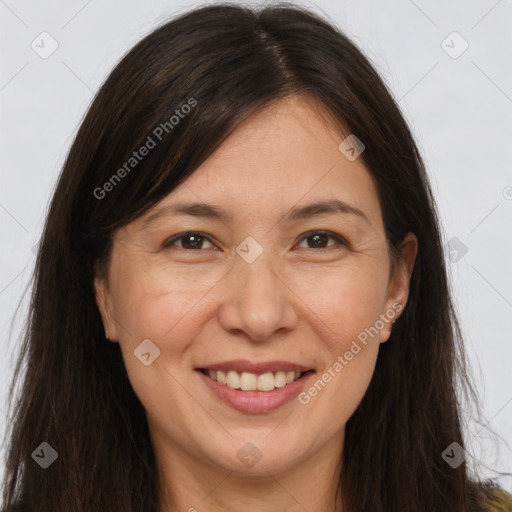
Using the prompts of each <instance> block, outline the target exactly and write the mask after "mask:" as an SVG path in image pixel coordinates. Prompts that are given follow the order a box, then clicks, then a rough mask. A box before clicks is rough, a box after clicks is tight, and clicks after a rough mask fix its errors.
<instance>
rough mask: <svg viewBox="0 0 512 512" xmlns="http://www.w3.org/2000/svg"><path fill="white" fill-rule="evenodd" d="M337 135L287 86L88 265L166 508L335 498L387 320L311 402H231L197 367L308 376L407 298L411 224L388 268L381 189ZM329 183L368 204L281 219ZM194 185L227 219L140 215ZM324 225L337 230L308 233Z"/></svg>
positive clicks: (252, 506) (289, 506)
mask: <svg viewBox="0 0 512 512" xmlns="http://www.w3.org/2000/svg"><path fill="white" fill-rule="evenodd" d="M346 135H348V133H347V134H345V135H342V134H340V133H339V129H336V128H335V127H334V126H332V125H331V124H330V123H329V122H328V121H327V118H326V117H325V116H322V115H321V107H320V105H318V104H315V102H314V100H311V99H309V100H308V99H307V98H305V97H301V96H292V97H288V98H287V99H285V100H281V101H279V102H278V103H276V104H274V105H273V106H272V107H269V108H267V109H265V110H263V111H261V112H259V113H257V114H255V115H254V116H252V117H251V118H250V119H248V120H247V121H245V122H244V123H243V124H242V125H241V126H240V127H239V128H238V129H237V130H236V131H235V132H234V133H233V134H232V135H231V136H230V137H229V138H228V139H227V140H226V141H225V142H224V144H223V145H222V146H221V147H220V148H219V149H218V150H217V151H216V152H215V153H214V154H213V155H212V156H211V157H210V158H209V159H208V160H207V161H206V162H204V163H203V165H202V166H201V167H200V168H199V169H197V170H196V171H195V173H194V174H193V175H192V176H191V177H190V178H189V179H188V180H187V181H186V182H185V183H183V184H181V185H180V186H179V187H178V188H177V189H175V190H174V191H173V192H172V193H171V194H169V195H168V196H167V197H166V198H164V199H163V200H162V201H161V203H160V204H159V205H157V206H155V207H154V208H153V209H152V210H150V211H149V212H148V213H146V214H145V215H144V216H142V217H140V218H138V219H136V220H135V221H133V222H131V223H130V224H128V225H126V226H125V227H123V228H121V229H120V230H118V231H117V232H116V233H115V234H114V241H115V243H114V244H113V250H112V253H111V258H110V260H109V264H108V269H107V274H106V277H105V278H102V277H97V278H96V281H95V287H96V297H97V303H98V307H99V309H100V312H101V314H102V318H103V321H104V325H105V329H106V331H107V333H108V337H109V339H110V340H111V341H113V342H119V343H120V345H121V350H122V354H123V359H124V363H125V365H126V368H127V371H128V375H129V378H130V381H131V384H132V386H133V388H134V390H135V392H136V394H137V395H138V397H139V399H140V400H141V402H142V404H143V405H144V407H145V409H146V414H147V418H148V424H149V429H150V434H151V439H152V442H153V445H154V449H155V455H156V458H157V463H158V467H159V471H160V473H161V475H162V482H163V488H162V498H163V504H162V509H161V511H162V512H171V511H172V512H174V511H178V510H179V511H190V512H193V511H194V510H197V511H198V512H203V511H218V510H223V511H235V510H247V511H258V512H265V511H275V510H288V511H299V510H300V511H303V510H326V511H327V510H332V511H335V510H336V511H338V510H341V505H340V499H339V496H338V495H337V491H336V489H337V483H338V481H339V473H340V469H341V468H340V462H339V461H340V460H341V454H342V451H343V439H344V430H345V424H346V422H347V420H348V419H349V418H350V416H351V415H352V414H353V412H354V411H355V409H356V408H357V406H358V404H359V403H360V401H361V399H362V397H363V396H364V394H365V392H366V390H367V388H368V385H369V382H370V379H371V377H372V375H373V371H374V367H375V362H376V357H377V354H378V350H379V347H380V344H381V343H384V342H386V341H387V339H388V338H389V335H390V332H391V329H392V322H391V320H388V321H386V322H383V323H384V326H383V328H382V329H380V331H379V332H378V334H377V335H374V337H373V338H371V339H369V340H368V343H367V344H366V345H363V344H361V343H359V345H360V346H361V350H360V352H358V353H357V355H354V357H353V359H352V360H351V361H349V362H348V364H346V365H345V366H344V367H343V369H342V371H340V372H339V373H337V374H336V377H335V378H332V380H331V382H329V383H328V384H327V385H326V386H325V387H324V388H323V389H322V390H321V391H320V392H318V394H317V395H316V396H315V397H312V398H311V400H310V402H309V403H308V404H306V405H303V404H301V403H299V402H298V401H297V400H293V401H291V402H290V403H288V404H286V405H284V406H282V407H281V408H279V409H277V410H275V411H273V412H270V413H265V414H247V413H242V412H239V411H237V410H234V409H232V408H231V407H230V406H228V405H226V404H224V403H223V402H221V401H220V400H218V399H217V398H216V397H215V395H213V393H212V392H211V391H210V390H209V389H208V388H207V386H206V385H205V384H204V383H203V381H202V379H201V378H200V377H199V375H198V374H197V372H196V371H195V370H194V369H195V368H198V367H207V366H208V363H210V364H212V363H217V362H221V361H226V360H232V359H248V360H251V361H255V362H261V361H269V360H285V361H291V362H294V363H299V364H302V365H304V366H307V367H309V368H313V369H315V371H316V372H317V375H316V376H315V377H318V376H320V375H322V374H323V373H324V372H325V371H327V370H328V369H329V368H332V366H333V364H334V363H335V362H336V360H337V358H338V356H340V355H341V356H343V354H344V353H345V352H346V351H347V350H349V349H350V346H351V344H352V342H353V341H354V340H357V336H358V334H360V333H361V332H362V331H364V329H365V328H369V327H371V326H375V324H376V321H377V320H378V319H379V315H382V314H384V315H386V314H387V312H389V311H391V310H393V311H395V310H396V309H397V304H398V305H399V306H398V307H399V308H401V307H403V306H404V305H405V304H406V301H407V296H408V291H409V281H410V276H411V272H412V268H413V265H414V260H415V257H416V252H417V241H416V238H415V236H414V235H413V234H411V233H409V234H408V235H407V236H406V237H405V239H404V243H403V245H402V247H401V250H400V257H399V261H398V264H397V266H396V270H395V272H394V273H393V274H391V272H390V261H391V260H390V256H389V251H388V246H387V243H386V238H385V232H384V226H383V221H382V214H381V210H380V206H379V202H378V197H377V190H376V188H375V185H374V183H373V180H372V178H371V175H370V174H369V172H368V171H367V169H366V168H365V166H364V165H363V162H362V161H361V158H358V159H356V160H355V161H349V160H348V159H347V158H346V157H345V156H344V155H343V154H342V153H341V152H340V150H339V149H338V145H339V144H340V142H341V141H342V140H343V139H344V138H345V136H346ZM327 199H339V200H342V201H344V202H346V203H349V204H350V205H352V206H354V207H357V208H359V209H360V210H362V211H363V212H364V214H365V216H366V217H367V220H365V219H363V218H362V217H360V216H357V215H354V214H346V213H345V214H340V213H329V214H324V215H320V216H315V217H311V218H307V219H301V220H298V221H295V222H292V223H285V222H284V221H283V219H284V216H285V214H286V213H287V212H288V211H289V210H290V209H291V208H293V207H296V206H304V205H307V204H310V203H313V202H317V201H323V200H327ZM198 201H199V202H205V203H212V204H215V205H218V206H220V207H222V208H223V209H225V210H227V211H228V212H229V213H231V214H232V220H231V221H230V222H228V221H226V222H221V221H219V220H214V219H206V218H196V217H192V216H173V215H171V214H165V213H164V214H162V215H160V216H158V218H156V219H153V221H152V222H150V223H149V224H148V225H145V221H147V220H148V219H149V218H150V216H151V215H153V214H154V213H155V212H157V211H159V210H160V209H161V208H162V207H166V206H169V205H172V204H175V203H177V202H198ZM319 230H325V231H330V232H332V233H333V234H335V235H336V234H337V235H341V236H342V237H344V238H345V239H346V240H347V241H348V244H345V243H343V242H340V241H338V240H337V239H336V238H323V237H321V238H320V241H318V239H315V238H314V236H309V237H305V236H304V235H305V234H307V233H309V232H310V231H319ZM187 231H199V232H201V233H204V235H205V237H207V238H203V239H202V242H199V244H198V245H196V247H198V248H194V247H195V246H194V245H193V243H192V244H191V242H194V240H192V241H191V240H190V238H185V239H183V238H182V239H181V240H176V241H174V243H171V244H169V245H168V246H167V247H165V246H164V243H165V242H166V241H169V240H172V238H173V237H175V236H176V235H179V234H183V233H186V232H187ZM247 236H251V237H252V238H254V239H255V240H256V241H257V242H258V243H259V244H260V246H261V247H262V249H263V253H262V254H261V255H260V256H259V257H258V258H257V259H256V260H255V261H254V262H252V263H248V262H246V261H245V260H244V259H242V258H241V257H240V256H239V255H238V254H237V253H236V248H237V246H238V245H239V244H240V243H241V242H242V241H243V240H244V239H245V238H246V237H247ZM187 243H188V244H189V245H187ZM201 244H202V245H201ZM191 246H192V248H190V247H191ZM388 316H389V315H388ZM398 316H399V314H396V316H394V318H395V319H396V318H398ZM381 318H382V317H381ZM386 318H387V316H386ZM145 339H150V340H151V341H152V342H153V343H154V344H155V345H156V346H158V348H159V349H160V351H161V352H160V356H159V357H158V358H157V359H155V360H154V362H153V363H152V364H150V365H149V366H145V365H143V364H141V362H140V361H139V360H138V359H137V358H136V357H135V356H134V354H133V351H134V350H135V349H136V347H137V346H138V345H139V344H140V343H141V342H142V340H145ZM316 380H317V379H316V378H314V379H313V381H310V382H314V381H316ZM308 387H309V385H308ZM247 442H251V443H253V444H254V445H255V446H256V447H257V449H258V450H259V452H260V453H261V459H260V460H259V461H258V462H257V463H256V464H255V465H254V466H252V467H251V468H249V467H246V465H244V464H243V463H242V462H241V461H240V459H239V458H238V457H237V452H238V451H239V450H240V449H241V448H242V447H243V446H244V445H245V444H246V443H247Z"/></svg>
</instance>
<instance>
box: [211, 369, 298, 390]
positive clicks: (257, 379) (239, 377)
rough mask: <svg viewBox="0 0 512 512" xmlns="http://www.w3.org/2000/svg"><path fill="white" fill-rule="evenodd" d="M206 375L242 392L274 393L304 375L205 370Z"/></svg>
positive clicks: (280, 372) (279, 372)
mask: <svg viewBox="0 0 512 512" xmlns="http://www.w3.org/2000/svg"><path fill="white" fill-rule="evenodd" d="M204 373H205V374H207V375H209V376H210V378H211V379H213V380H216V381H217V382H218V383H219V384H223V385H226V386H228V387H230V388H232V389H241V390H242V391H273V390H274V389H276V388H282V387H284V386H286V385H287V384H290V383H291V382H293V381H296V380H297V379H298V378H299V377H300V376H301V375H302V373H301V372H293V371H290V372H284V371H278V372H266V373H262V374H259V375H257V374H255V373H249V372H242V374H239V373H238V372H236V371H234V370H229V371H228V372H225V371H217V372H215V371H212V370H205V371H204Z"/></svg>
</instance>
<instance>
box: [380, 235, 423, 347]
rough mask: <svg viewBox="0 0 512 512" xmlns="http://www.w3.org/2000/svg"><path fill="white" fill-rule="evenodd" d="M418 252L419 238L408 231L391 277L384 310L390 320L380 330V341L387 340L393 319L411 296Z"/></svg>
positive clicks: (400, 247)
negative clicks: (411, 284)
mask: <svg viewBox="0 0 512 512" xmlns="http://www.w3.org/2000/svg"><path fill="white" fill-rule="evenodd" d="M417 253H418V239H417V238H416V235H414V233H407V235H405V237H404V239H403V241H402V243H401V244H400V246H399V247H398V255H397V260H398V261H397V262H396V265H395V267H394V272H393V274H392V276H391V277H390V281H389V284H388V292H387V297H386V302H385V305H384V311H383V312H382V313H383V315H381V317H382V316H384V317H385V318H387V319H388V321H386V322H384V328H383V329H382V330H381V331H380V342H381V343H383V342H385V341H387V340H388V339H389V337H390V335H391V329H392V325H393V321H395V320H396V319H397V318H398V317H399V316H400V314H401V312H402V311H403V309H404V308H405V305H406V304H407V299H408V297H409V287H410V282H411V275H412V271H413V269H414V263H415V261H416V256H417Z"/></svg>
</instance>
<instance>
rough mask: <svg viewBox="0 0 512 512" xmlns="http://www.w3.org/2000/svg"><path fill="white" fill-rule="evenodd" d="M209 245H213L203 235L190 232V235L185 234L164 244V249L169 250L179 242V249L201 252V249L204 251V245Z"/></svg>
mask: <svg viewBox="0 0 512 512" xmlns="http://www.w3.org/2000/svg"><path fill="white" fill-rule="evenodd" d="M205 241H206V243H209V244H211V242H210V241H209V240H208V238H207V237H206V236H205V235H203V234H201V233H193V232H189V233H183V234H181V235H179V236H176V237H174V238H172V239H171V240H168V241H167V242H165V243H164V245H163V246H164V247H165V248H168V247H172V246H173V245H175V243H176V242H179V245H180V246H178V248H179V249H184V250H191V251H193V250H200V249H204V247H203V245H204V243H205Z"/></svg>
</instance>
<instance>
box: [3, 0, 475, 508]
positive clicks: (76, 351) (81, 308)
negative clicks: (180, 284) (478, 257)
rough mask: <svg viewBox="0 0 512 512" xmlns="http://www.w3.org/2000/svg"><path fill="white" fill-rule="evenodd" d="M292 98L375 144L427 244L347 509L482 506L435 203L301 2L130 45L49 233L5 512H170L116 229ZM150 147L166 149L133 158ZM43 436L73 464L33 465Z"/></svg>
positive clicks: (381, 186)
mask: <svg viewBox="0 0 512 512" xmlns="http://www.w3.org/2000/svg"><path fill="white" fill-rule="evenodd" d="M290 94H308V95H309V96H312V97H314V98H315V99H316V100H317V101H318V102H320V103H321V104H323V105H324V106H325V107H326V108H327V111H328V112H329V113H330V114H331V115H332V117H333V119H335V120H336V122H337V123H339V126H340V127H343V128H345V129H346V130H347V131H348V133H354V134H356V135H357V137H358V138H359V139H360V140H362V141H363V142H364V143H365V145H366V149H365V151H364V152H363V153H362V155H361V158H362V159H363V161H364V163H365V165H366V166H367V168H368V170H369V172H370V173H371V175H372V176H373V178H374V180H375V183H376V185H377V189H378V194H379V200H380V203H381V208H382V212H383V219H384V225H385V230H386V234H387V238H388V241H389V244H390V246H391V247H394V248H397V247H398V246H399V244H400V242H401V241H402V239H403V237H404V235H405V234H406V233H407V232H409V231H412V232H413V233H415V234H416V236H417V238H418V241H419V252H418V257H417V261H416V265H415V268H414V272H413V274H412V279H411V288H410V296H409V301H408V304H407V306H406V308H405V310H404V312H403V315H402V316H401V317H400V319H399V320H398V321H397V322H396V324H395V327H394V329H393V332H392V334H391V338H390V339H389V341H388V342H387V343H385V344H383V346H382V347H381V349H380V351H379V355H378V360H377V365H376V369H375V373H374V376H373V379H372V381H371V383H370V386H369V388H368V390H367V393H366V394H365V396H364V398H363V400H362V402H361V404H360V405H359V407H358V408H357V410H356V412H355V413H354V414H353V416H352V417H351V418H350V420H349V421H348V423H347V426H346V440H345V449H344V452H343V455H342V457H343V460H342V462H343V464H342V475H341V480H340V484H339V485H340V490H341V494H342V496H343V501H344V506H345V510H346V511H347V512H361V511H364V512H390V511H397V510H403V511H408V512H412V511H418V512H419V511H436V512H443V511H446V512H463V511H464V512H467V511H469V510H474V511H482V510H484V509H485V506H484V498H485V493H484V486H483V485H481V484H480V483H478V482H476V481H473V480H472V479H471V477H470V475H469V471H468V469H467V467H466V464H465V463H462V464H461V465H459V466H458V467H456V468H452V467H451V466H450V465H449V464H448V463H447V462H446V461H445V460H444V459H443V457H442V454H443V452H444V451H445V449H446V448H447V447H448V446H449V445H450V444H451V443H453V442H457V443H459V444H460V445H461V446H464V440H463V435H462V432H461V419H460V404H459V398H460V397H459V395H458V394H457V391H458V390H459V384H462V385H464V386H465V388H464V389H466V390H469V392H470V395H471V393H472V392H473V390H472V387H471V385H470V381H469V380H468V377H467V372H466V370H465V366H464V358H463V352H462V350H461V345H460V333H459V328H458V325H457V321H456V317H455V314H454V309H453V307H452V302H451V299H450V292H449V287H448V280H447V271H446V268H445V259H444V256H443V248H442V242H441V236H440V229H439V223H438V218H437V213H436V207H435V203H434V199H433V196H432V192H431V189H430V186H429V183H428V180H427V176H426V172H425V168H424V164H423V162H422V159H421V156H420V154H419V151H418V149H417V146H416V144H415V142H414V140H413V137H412V135H411V132H410V130H409V128H408V126H407V124H406V122H405V121H404V118H403V117H402V115H401V113H400V110H399V108H398V106H397V104H396V103H395V101H394V100H393V99H392V97H391V95H390V93H389V92H388V90H387V89H386V86H385V85H384V83H383V81H382V79H381V78H380V77H379V75H378V74H377V72H376V71H375V69H374V68H373V66H372V65H371V64H370V62H369V60H368V59H367V58H366V57H365V56H364V55H363V54H362V52H361V51H360V50H359V49H357V48H356V46H355V45H354V44H353V43H352V42H351V41H350V40H349V39H348V38H347V37H346V36H345V35H344V34H343V33H342V32H340V30H339V29H338V28H336V27H335V26H334V25H333V24H332V23H330V22H329V21H327V20H325V19H322V18H321V17H319V16H318V15H316V14H314V13H312V12H310V11H308V10H306V9H305V8H299V7H296V6H293V5H289V4H274V5H271V6H267V7H260V8H250V7H246V6H243V7H242V6H240V5H236V4H217V5H214V6H206V7H202V8H198V9H195V10H192V11H190V12H187V13H185V14H184V15H181V16H180V17H177V18H176V19H174V20H171V21H170V22H168V23H166V24H164V25H163V26H161V27H159V28H157V29H156V30H154V31H153V32H152V33H150V34H149V35H148V36H147V37H145V38H144V39H143V40H142V41H141V42H139V43H138V44H137V45H136V46H135V47H134V48H133V49H132V50H131V51H129V52H128V53H127V55H126V56H125V57H124V58H123V59H122V60H121V61H120V62H119V64H118V65H117V66H116V67H115V69H114V70H113V71H112V73H111V74H110V76H109V77H108V78H107V80H106V81H105V83H104V84H103V85H102V87H101V88H100V90H99V91H98V93H97V94H96V97H95V98H94V101H93V102H92V104H91V106H90V108H89V110H88V113H87V115H86V116H85V118H84V120H83V122H82V124H81V126H80V129H79V131H78V133H77V135H76V138H75V140H74V142H73V144H72V147H71V149H70V152H69V155H68V157H67V160H66V162H65V165H64V168H63V170H62V173H61V175H60V179H59V181H58V184H57V187H56V190H55V193H54V195H53V199H52V201H51V205H50V209H49V213H48V216H47V221H46V225H45V228H44V233H43V236H42V239H41V243H40V250H39V253H38V257H37V263H36V269H35V273H34V286H33V292H32V301H31V307H30V313H29V318H28V323H27V328H26V335H25V338H24V341H23V345H22V346H21V349H20V350H21V351H20V356H19V360H18V364H17V367H16V371H15V380H14V381H13V385H12V387H11V396H10V400H11V404H10V405H11V409H12V411H11V412H10V414H11V416H12V425H11V428H10V429H9V431H8V436H9V446H8V448H9V450H8V458H7V471H6V476H5V483H4V491H3V500H4V507H6V508H7V509H8V510H18V509H16V508H15V506H16V505H18V506H20V507H26V510H30V511H31V512H48V511H52V512H69V511H70V510H72V511H74V512H85V511H95V512H98V511H102V512H157V511H158V508H159V506H160V501H159V489H160V484H159V481H158V474H157V471H156V465H155V458H154V454H153V450H152V446H151V443H150V438H149V432H148V427H147V422H146V417H145V411H144V408H143V406H142V404H141V403H140V401H139V400H138V398H137V396H136V395H135V393H134V391H133V389H132V387H131V385H130V382H129V380H128V377H127V373H126V370H125V367H124V364H123V360H122V356H121V352H120V348H119V344H113V343H108V342H106V341H105V335H104V330H103V325H102V321H101V318H100V315H99V311H98V308H97V306H96V302H95V297H94V291H93V278H94V276H95V273H96V272H98V271H101V268H103V267H102V265H103V264H104V263H105V262H106V261H107V259H108V256H109V250H110V247H111V234H112V233H113V231H114V230H116V229H118V228H120V227H121V226H123V225H125V224H127V223H128V222H130V221H131V220H133V219H135V218H136V217H138V216H139V215H141V214H142V213H144V212H145V211H147V210H148V209H149V208H150V207H152V206H153V205H155V204H156V203H157V202H158V201H159V200H161V199H162V198H164V197H165V196H166V195H167V194H169V193H170V192H171V191H172V190H173V189H174V188H176V187H177V186H178V184H180V183H181V182H183V180H185V179H186V178H187V177H188V176H190V175H191V174H192V173H193V171H194V170H195V169H197V168H198V166H199V165H200V164H201V163H203V162H204V161H205V160H206V159H207V158H208V157H209V156H210V155H211V154H212V153H213V152H214V151H215V150H216V148H218V147H219V145H220V144H221V143H222V142H223V141H224V140H225V139H226V138H227V137H228V136H229V135H230V134H231V133H232V132H233V130H234V129H235V128H236V127H237V126H238V125H239V124H240V123H241V122H242V121H244V120H245V119H247V118H248V117H249V116H250V115H252V114H253V113H255V112H257V111H259V110H261V109H263V108H265V107H266V106H268V105H269V104H270V103H272V102H276V101H279V100H280V99H281V98H284V97H285V96H287V95H290ZM194 102H195V103H194ZM184 105H189V107H190V108H188V109H185V108H184ZM177 110H178V111H179V112H181V113H182V115H179V112H177ZM173 115H174V116H175V118H176V119H177V118H178V117H179V121H176V119H175V120H172V116H173ZM166 123H167V124H166ZM158 127H160V131H157V132H156V133H158V134H160V136H161V138H159V137H157V135H156V133H155V130H156V129H157V128H158ZM164 127H165V129H164ZM148 137H150V138H151V139H152V140H153V142H154V145H153V147H151V148H150V151H149V152H148V153H147V155H146V156H145V157H144V158H143V159H140V160H138V159H137V161H136V163H135V162H133V161H131V160H130V159H131V158H133V152H134V151H136V150H137V149H138V148H140V147H141V146H143V145H145V144H146V145H150V144H149V142H148ZM157 139H158V140H157ZM121 169H124V171H125V172H122V171H120V170H121ZM24 365H26V368H24ZM22 369H23V370H25V371H24V372H23V373H22ZM20 377H23V379H22V381H21V387H20V389H21V392H20V394H19V395H18V396H17V397H16V402H14V398H13V396H14V394H13V390H14V388H15V383H16V382H17V381H18V380H20ZM42 442H47V443H48V444H49V445H50V446H51V447H53V448H54V449H55V450H56V452H57V453H58V458H57V459H56V460H55V462H54V463H53V464H52V465H51V466H50V467H48V468H47V469H42V468H41V467H40V465H38V464H37V463H36V462H35V459H34V458H33V457H32V454H33V452H34V450H36V448H38V447H39V445H40V443H42ZM19 510H24V509H23V508H20V509H19Z"/></svg>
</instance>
